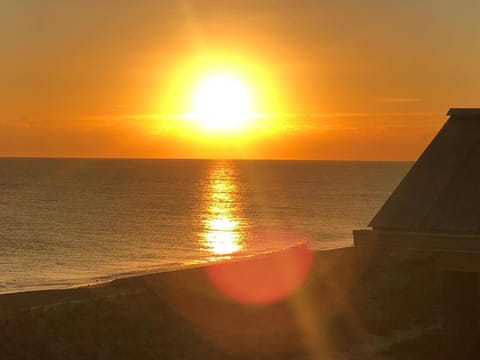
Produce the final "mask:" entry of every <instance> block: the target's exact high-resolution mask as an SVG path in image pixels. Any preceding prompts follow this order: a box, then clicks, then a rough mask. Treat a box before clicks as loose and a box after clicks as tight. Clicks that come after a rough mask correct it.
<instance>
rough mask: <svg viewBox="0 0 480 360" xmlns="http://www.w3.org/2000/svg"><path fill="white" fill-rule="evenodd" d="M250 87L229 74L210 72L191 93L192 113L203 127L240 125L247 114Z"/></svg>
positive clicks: (213, 127)
mask: <svg viewBox="0 0 480 360" xmlns="http://www.w3.org/2000/svg"><path fill="white" fill-rule="evenodd" d="M250 105H251V99H250V91H249V89H248V87H247V85H246V84H245V83H244V82H242V81H241V80H240V79H238V78H236V77H235V76H232V75H226V74H221V75H212V76H209V77H207V78H206V79H205V80H204V81H202V82H201V83H200V85H199V86H198V88H197V90H196V92H195V95H194V114H193V115H194V117H195V119H197V120H198V121H199V122H200V125H201V126H202V127H203V128H207V129H214V130H228V129H231V130H232V129H233V130H235V129H241V128H242V127H244V126H245V122H246V120H247V119H248V118H249V116H250V112H251V110H250Z"/></svg>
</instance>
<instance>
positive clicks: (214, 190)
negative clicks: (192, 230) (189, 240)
mask: <svg viewBox="0 0 480 360" xmlns="http://www.w3.org/2000/svg"><path fill="white" fill-rule="evenodd" d="M239 200H240V199H239V194H238V188H237V184H236V183H235V179H234V174H233V168H232V167H231V166H229V164H228V163H222V164H218V166H214V167H212V168H211V169H210V171H209V175H208V181H207V187H206V203H207V205H206V216H205V218H204V219H203V224H202V225H203V231H202V232H201V233H200V239H201V247H202V248H203V249H205V250H206V251H208V252H210V253H212V254H213V255H214V256H215V259H229V258H231V254H233V253H236V252H239V251H241V250H243V248H244V243H243V232H242V219H241V217H240V215H239V212H240V209H239V208H238V205H239Z"/></svg>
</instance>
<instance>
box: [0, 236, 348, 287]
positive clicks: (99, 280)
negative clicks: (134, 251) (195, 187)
mask: <svg viewBox="0 0 480 360" xmlns="http://www.w3.org/2000/svg"><path fill="white" fill-rule="evenodd" d="M296 246H299V244H293V245H290V246H288V247H285V248H281V249H276V250H271V251H265V252H262V253H257V254H254V255H244V256H242V257H238V258H233V259H224V260H217V261H209V260H204V261H203V262H199V263H189V264H183V265H181V266H179V267H175V266H173V265H172V267H171V268H168V266H167V265H163V266H162V267H155V268H152V269H144V270H138V271H129V272H122V273H117V274H112V275H102V276H99V277H96V278H92V279H89V280H87V281H85V282H80V283H72V284H65V285H53V284H52V285H49V284H46V285H38V286H26V287H22V288H20V289H18V290H12V291H9V290H7V291H5V292H4V291H1V290H0V296H3V295H10V294H21V293H32V292H37V291H51V290H70V289H79V288H84V287H93V286H99V285H102V284H108V283H111V282H113V281H116V280H121V279H126V278H131V277H138V276H145V275H155V274H162V273H169V272H175V271H183V270H189V269H196V268H202V267H208V266H211V265H215V264H222V263H225V262H236V261H245V260H248V259H252V258H255V257H258V256H265V255H268V254H272V253H277V252H282V251H285V250H288V249H290V248H293V247H296ZM344 248H353V244H352V246H345V245H339V246H338V247H326V248H322V249H312V251H313V252H314V253H317V252H324V251H326V252H328V251H335V250H339V249H344ZM64 281H65V282H68V280H64Z"/></svg>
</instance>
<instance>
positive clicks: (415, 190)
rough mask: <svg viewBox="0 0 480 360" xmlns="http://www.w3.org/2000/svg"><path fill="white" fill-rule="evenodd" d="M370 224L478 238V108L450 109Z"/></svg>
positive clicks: (479, 122)
mask: <svg viewBox="0 0 480 360" xmlns="http://www.w3.org/2000/svg"><path fill="white" fill-rule="evenodd" d="M448 115H450V119H449V120H448V121H447V123H446V124H445V125H444V126H443V128H442V129H441V130H440V131H439V133H438V134H437V135H436V137H435V138H434V139H433V141H432V143H431V144H430V145H429V146H428V147H427V149H426V150H425V151H424V153H423V154H422V156H421V157H420V158H419V159H418V161H417V162H416V163H415V165H414V166H413V167H412V169H411V170H410V172H409V173H408V174H407V175H406V176H405V178H404V179H403V180H402V182H401V183H400V184H399V185H398V187H397V188H396V189H395V191H394V192H393V193H392V195H391V196H390V198H389V199H388V200H387V201H386V202H385V204H384V205H383V207H382V208H381V209H380V211H379V212H378V214H377V215H376V216H375V217H374V218H373V220H372V221H371V222H370V224H369V226H372V227H373V228H374V229H379V230H396V231H415V232H442V233H462V234H463V233H466V234H480V109H451V110H450V111H449V112H448Z"/></svg>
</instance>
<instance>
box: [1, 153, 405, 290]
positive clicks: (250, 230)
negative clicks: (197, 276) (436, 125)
mask: <svg viewBox="0 0 480 360" xmlns="http://www.w3.org/2000/svg"><path fill="white" fill-rule="evenodd" d="M410 166H411V163H398V162H392V163H388V162H325V161H214V160H211V161H210V160H99V159H95V160H92V159H88V160H87V159H7V158H4V159H0V292H3V293H5V292H14V291H23V290H32V289H40V288H57V287H68V286H72V285H78V284H84V283H90V282H93V281H97V280H107V279H111V278H115V277H120V276H126V275H129V274H134V273H139V272H146V271H153V270H169V269H176V268H181V267H185V266H189V265H192V264H198V263H203V262H209V261H216V260H222V259H228V258H233V257H242V256H250V255H253V254H257V253H261V252H266V251H272V250H274V249H279V248H282V247H285V246H289V245H292V244H295V243H297V242H299V241H302V240H304V239H307V240H308V241H309V243H310V244H311V246H312V247H313V248H314V249H325V248H332V247H338V246H345V245H351V244H352V236H351V231H352V229H355V228H362V227H365V226H366V225H367V223H368V222H369V221H370V219H371V218H372V217H373V215H374V214H375V213H376V211H377V210H378V208H379V207H380V206H381V205H382V204H383V202H384V201H385V199H386V198H387V197H388V195H389V194H390V193H391V191H392V190H393V189H394V188H395V186H396V185H397V184H398V182H399V181H400V180H401V178H402V177H403V176H404V175H405V174H406V172H407V171H408V169H409V168H410ZM267 233H268V234H278V236H276V235H270V236H265V234H267ZM282 234H285V235H284V236H282Z"/></svg>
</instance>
